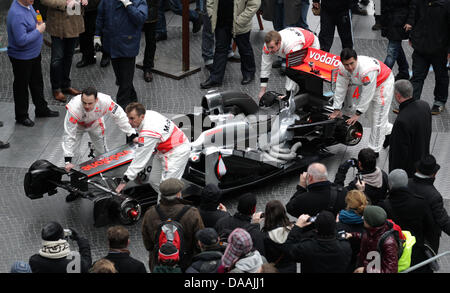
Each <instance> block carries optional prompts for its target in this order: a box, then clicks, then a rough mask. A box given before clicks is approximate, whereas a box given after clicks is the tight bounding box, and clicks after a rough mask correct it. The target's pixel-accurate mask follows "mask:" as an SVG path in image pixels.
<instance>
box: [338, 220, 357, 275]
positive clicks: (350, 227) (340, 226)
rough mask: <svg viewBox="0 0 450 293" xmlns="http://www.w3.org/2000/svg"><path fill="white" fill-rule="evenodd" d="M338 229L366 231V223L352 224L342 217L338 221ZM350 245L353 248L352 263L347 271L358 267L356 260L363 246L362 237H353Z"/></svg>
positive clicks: (352, 231)
mask: <svg viewBox="0 0 450 293" xmlns="http://www.w3.org/2000/svg"><path fill="white" fill-rule="evenodd" d="M336 230H337V231H338V232H339V231H345V232H347V233H361V234H362V233H364V223H361V224H350V223H345V222H344V221H342V220H341V219H339V222H338V223H336ZM348 241H349V243H350V247H351V248H352V257H351V261H350V265H349V267H348V271H347V273H353V271H354V270H355V269H356V262H357V260H358V253H359V250H360V248H361V239H358V238H354V237H351V238H350V239H349V240H348Z"/></svg>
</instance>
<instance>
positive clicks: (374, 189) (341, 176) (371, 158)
mask: <svg viewBox="0 0 450 293" xmlns="http://www.w3.org/2000/svg"><path fill="white" fill-rule="evenodd" d="M376 163H377V157H376V153H375V152H374V151H373V150H372V149H370V148H365V149H362V150H361V151H360V152H359V154H358V159H355V158H351V159H350V160H347V161H345V162H344V163H342V164H341V165H340V166H339V169H338V172H337V173H336V177H335V179H334V183H335V184H337V185H341V186H344V181H345V177H346V175H347V172H348V169H350V167H353V168H356V169H357V171H358V173H357V176H356V178H355V179H354V180H352V181H351V182H350V183H349V185H348V186H347V188H346V189H348V190H353V189H358V190H361V187H359V188H358V185H360V184H364V189H362V190H361V191H364V193H365V194H366V196H367V197H368V199H369V200H370V202H371V204H372V205H377V204H378V203H379V202H381V201H383V200H384V199H385V198H386V195H387V191H388V187H389V185H388V176H387V174H386V172H384V171H383V170H381V169H380V168H379V167H377V166H376Z"/></svg>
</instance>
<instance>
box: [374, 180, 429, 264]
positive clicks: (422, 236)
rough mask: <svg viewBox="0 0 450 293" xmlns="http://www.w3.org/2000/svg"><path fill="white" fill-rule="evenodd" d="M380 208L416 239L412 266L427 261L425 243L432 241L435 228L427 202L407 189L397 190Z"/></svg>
mask: <svg viewBox="0 0 450 293" xmlns="http://www.w3.org/2000/svg"><path fill="white" fill-rule="evenodd" d="M380 206H381V207H382V208H383V209H384V210H385V211H386V213H387V217H388V219H392V220H393V221H394V222H395V223H396V224H397V225H399V226H400V227H401V228H402V230H406V231H410V232H411V234H412V235H413V236H415V237H416V244H414V247H413V252H412V256H411V265H415V264H418V263H419V262H422V261H424V260H426V256H425V254H424V243H425V240H427V241H428V239H430V236H431V235H432V233H430V231H432V230H433V228H434V222H433V217H432V215H431V210H430V207H429V206H428V203H427V202H426V200H425V199H424V198H423V197H421V196H419V195H416V194H414V193H413V192H412V191H411V190H410V189H408V188H406V187H404V188H396V189H394V190H391V191H390V193H389V196H388V198H387V199H386V200H385V201H384V202H383V203H382V204H380Z"/></svg>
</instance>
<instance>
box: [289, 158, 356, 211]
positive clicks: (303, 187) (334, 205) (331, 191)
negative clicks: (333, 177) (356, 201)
mask: <svg viewBox="0 0 450 293" xmlns="http://www.w3.org/2000/svg"><path fill="white" fill-rule="evenodd" d="M346 194H347V190H346V189H345V188H343V187H342V186H338V185H336V184H333V183H331V182H330V181H329V180H328V172H327V167H325V165H323V164H321V163H312V164H311V165H309V167H308V169H307V172H303V173H302V174H301V175H300V182H299V184H298V185H297V192H295V194H294V195H293V196H292V197H291V199H290V200H289V202H288V203H287V204H286V210H287V212H288V213H289V214H290V215H291V216H293V217H296V218H298V217H300V215H302V214H307V215H316V214H318V213H319V212H320V211H322V210H329V211H331V212H332V213H333V214H334V215H335V216H336V215H337V213H338V211H340V210H342V209H343V208H345V195H346Z"/></svg>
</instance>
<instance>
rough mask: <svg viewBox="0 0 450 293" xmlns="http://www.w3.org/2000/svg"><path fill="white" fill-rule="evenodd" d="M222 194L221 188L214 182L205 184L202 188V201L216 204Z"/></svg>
mask: <svg viewBox="0 0 450 293" xmlns="http://www.w3.org/2000/svg"><path fill="white" fill-rule="evenodd" d="M221 196H222V192H221V190H220V189H219V188H218V187H217V186H216V185H215V184H211V183H210V184H207V185H206V186H205V188H203V190H202V197H201V201H202V203H211V204H214V205H217V204H218V203H219V201H220V197H221Z"/></svg>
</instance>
